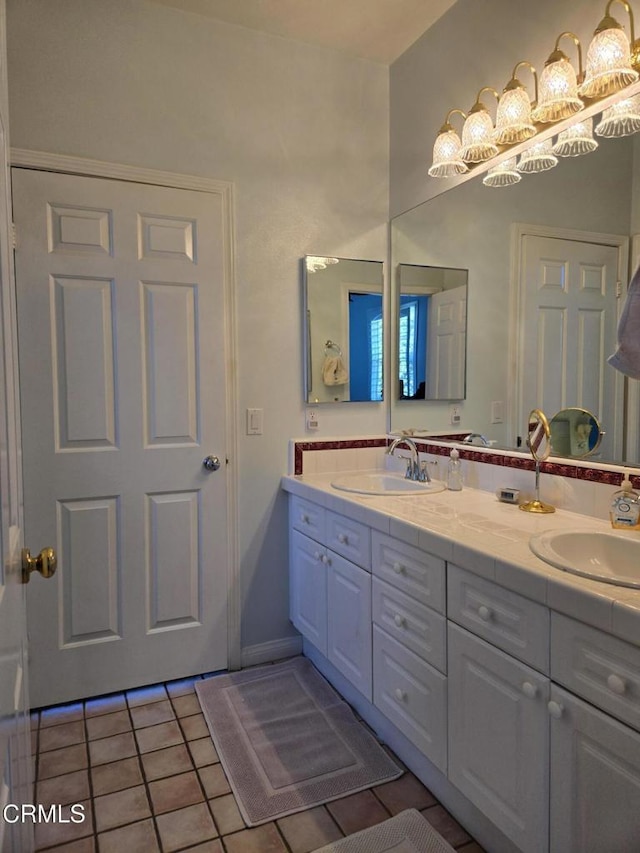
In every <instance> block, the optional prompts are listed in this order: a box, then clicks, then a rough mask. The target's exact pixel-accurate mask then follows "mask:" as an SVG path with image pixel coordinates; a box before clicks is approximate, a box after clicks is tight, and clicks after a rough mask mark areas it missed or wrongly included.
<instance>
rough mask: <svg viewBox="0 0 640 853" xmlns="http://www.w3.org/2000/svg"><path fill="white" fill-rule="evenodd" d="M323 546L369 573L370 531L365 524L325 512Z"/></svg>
mask: <svg viewBox="0 0 640 853" xmlns="http://www.w3.org/2000/svg"><path fill="white" fill-rule="evenodd" d="M325 544H326V546H327V548H331V550H332V551H335V552H336V554H341V555H342V556H343V557H346V558H347V560H351V562H352V563H355V564H356V565H357V566H361V567H362V568H363V569H367V571H371V531H370V529H369V528H368V527H367V526H366V525H365V524H360V522H358V521H352V520H351V519H350V518H347V517H346V516H344V515H338V514H337V513H335V512H329V511H328V510H327V516H326V535H325Z"/></svg>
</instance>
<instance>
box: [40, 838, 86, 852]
mask: <svg viewBox="0 0 640 853" xmlns="http://www.w3.org/2000/svg"><path fill="white" fill-rule="evenodd" d="M37 849H40V848H37ZM49 851H50V853H95V851H96V840H95V838H94V836H93V835H91V836H88V837H87V838H79V839H78V840H77V841H69V842H68V843H67V844H60V845H58V846H57V847H54V848H53V850H51V848H49Z"/></svg>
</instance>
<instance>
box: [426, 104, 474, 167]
mask: <svg viewBox="0 0 640 853" xmlns="http://www.w3.org/2000/svg"><path fill="white" fill-rule="evenodd" d="M454 113H459V114H460V115H461V116H462V117H463V118H464V119H466V118H467V114H466V113H463V112H462V110H458V109H453V110H449V112H448V113H447V117H446V118H445V120H444V124H443V125H442V127H441V128H440V130H439V131H438V135H437V137H436V141H435V142H434V145H433V161H432V163H431V166H430V167H429V172H428V174H429V175H430V176H431V177H432V178H453V177H455V176H456V175H464V173H465V172H468V171H469V167H468V166H467V164H466V163H465V162H464V161H463V160H462V158H461V157H460V148H461V147H462V142H461V141H460V137H459V136H458V134H457V133H456V131H455V130H454V129H453V126H452V125H451V123H450V122H449V118H450V116H452V115H453V114H454Z"/></svg>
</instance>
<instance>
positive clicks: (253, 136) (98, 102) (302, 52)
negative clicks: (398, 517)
mask: <svg viewBox="0 0 640 853" xmlns="http://www.w3.org/2000/svg"><path fill="white" fill-rule="evenodd" d="M8 47H9V88H10V116H11V130H12V144H13V145H14V146H15V147H18V148H31V149H36V150H40V151H50V152H54V153H61V154H70V155H76V156H80V157H89V158H95V159H98V160H107V161H111V162H118V163H126V164H131V165H138V166H144V167H147V168H154V169H162V170H167V171H173V172H183V173H187V174H194V175H202V176H206V177H213V178H219V179H222V180H229V181H233V182H234V183H235V188H236V228H237V233H236V238H237V310H238V345H239V346H238V348H239V366H238V385H239V400H238V424H239V430H240V433H241V434H240V459H239V471H240V480H239V483H240V492H239V520H240V558H241V573H242V595H243V645H245V646H247V645H253V644H258V643H261V642H266V641H269V640H273V639H277V638H280V637H284V636H286V635H288V634H290V633H293V632H292V629H291V628H290V626H289V623H288V619H287V609H288V600H287V599H288V583H287V577H286V567H287V559H286V504H285V501H284V498H283V497H282V496H281V495H280V494H279V477H280V475H281V474H282V473H284V472H285V471H286V465H287V438H288V437H289V436H293V435H301V434H304V406H303V380H302V309H301V285H300V262H299V259H300V258H301V257H302V256H303V255H305V254H326V255H335V256H337V257H355V258H368V259H372V260H384V258H385V255H386V249H387V237H386V234H387V229H386V220H387V211H388V154H389V150H388V135H389V134H388V69H387V68H386V67H384V66H381V65H377V64H375V63H371V62H366V61H363V60H356V59H350V58H347V57H345V56H343V55H340V54H338V53H336V52H333V51H331V50H327V49H324V48H317V47H313V46H310V45H307V44H301V43H296V42H293V41H290V40H287V39H283V38H279V37H275V36H266V35H262V34H259V33H257V32H254V31H252V30H248V29H245V28H241V27H235V26H231V25H225V24H220V23H217V22H214V21H212V20H209V19H207V18H204V17H200V16H197V15H193V14H188V13H183V12H178V11H176V10H173V9H169V8H165V7H162V6H157V5H154V4H153V3H151V2H145V0H108V2H105V0H8ZM249 406H251V407H258V408H263V409H264V424H265V430H264V435H263V436H257V437H256V436H252V437H246V436H244V435H242V431H243V428H244V410H245V408H246V407H249ZM320 417H321V429H320V434H321V435H322V434H326V435H355V434H359V433H367V434H371V433H379V432H383V431H384V429H385V425H386V422H385V414H384V406H383V404H344V405H342V406H340V405H339V404H335V405H329V406H327V407H322V408H321V413H320ZM314 435H318V433H314Z"/></svg>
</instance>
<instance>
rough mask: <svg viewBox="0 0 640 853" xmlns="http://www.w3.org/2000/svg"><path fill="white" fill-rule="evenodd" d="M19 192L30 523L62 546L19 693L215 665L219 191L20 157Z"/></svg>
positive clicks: (220, 499) (222, 660) (34, 592)
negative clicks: (31, 163)
mask: <svg viewBox="0 0 640 853" xmlns="http://www.w3.org/2000/svg"><path fill="white" fill-rule="evenodd" d="M13 193H14V219H15V223H16V233H17V251H16V278H17V292H18V331H19V362H20V381H21V393H22V426H23V455H24V499H25V530H26V533H27V535H28V536H29V537H31V538H30V539H29V541H30V542H36V541H37V542H43V543H46V544H47V545H54V546H55V547H56V549H57V553H58V571H57V574H56V576H55V577H54V578H52V579H51V580H49V581H48V582H47V583H37V582H36V581H39V580H40V579H39V578H38V579H36V580H34V581H32V582H31V584H30V585H29V590H28V595H27V600H28V625H29V640H30V653H31V670H30V672H31V702H32V705H34V706H36V707H37V706H41V705H47V704H51V703H56V702H62V701H68V700H72V699H76V698H80V697H86V696H91V695H96V694H100V693H107V692H111V691H114V690H120V689H124V688H127V687H132V686H134V685H141V684H145V683H151V682H157V681H161V680H166V679H171V678H177V677H181V676H185V675H188V674H192V673H196V672H203V671H211V670H217V669H224V668H226V665H227V569H228V542H227V538H228V537H227V500H226V489H227V472H226V465H225V460H226V435H225V431H226V399H227V393H226V387H227V386H226V376H225V372H226V366H225V359H224V354H225V305H224V287H223V280H224V275H225V270H224V261H223V258H224V246H223V240H224V227H223V218H222V202H221V199H220V196H218V195H215V194H211V193H204V192H196V191H191V190H189V191H187V190H179V189H171V188H168V187H158V186H148V185H143V184H137V183H133V182H126V181H116V180H105V179H98V178H86V177H79V176H76V175H60V174H53V173H46V172H40V171H34V170H28V169H14V170H13ZM206 457H215V459H211V460H210V462H209V468H207V466H206V465H205V464H203V463H204V460H205V458H206ZM218 462H219V467H218Z"/></svg>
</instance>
